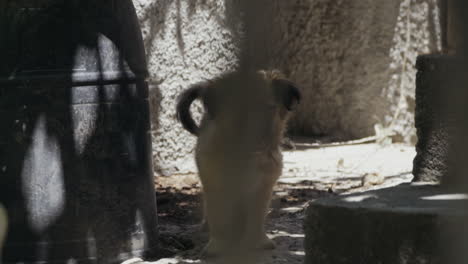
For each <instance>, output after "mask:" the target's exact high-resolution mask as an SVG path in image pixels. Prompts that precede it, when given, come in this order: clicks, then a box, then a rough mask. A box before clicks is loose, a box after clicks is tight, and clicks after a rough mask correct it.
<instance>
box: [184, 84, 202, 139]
mask: <svg viewBox="0 0 468 264" xmlns="http://www.w3.org/2000/svg"><path fill="white" fill-rule="evenodd" d="M204 89H205V85H203V84H196V85H194V86H192V87H190V88H189V89H187V90H185V91H183V92H182V93H181V94H180V96H179V98H178V102H177V119H178V120H179V122H180V123H181V124H182V126H183V127H184V128H185V129H186V130H187V131H188V132H190V133H192V134H193V135H195V136H198V132H199V130H200V128H199V126H198V125H197V123H195V120H193V118H192V114H191V113H190V106H191V105H192V103H193V101H195V100H196V99H198V98H200V97H201V96H202V91H203V90H204Z"/></svg>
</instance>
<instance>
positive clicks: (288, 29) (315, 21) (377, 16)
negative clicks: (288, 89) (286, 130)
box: [277, 0, 440, 141]
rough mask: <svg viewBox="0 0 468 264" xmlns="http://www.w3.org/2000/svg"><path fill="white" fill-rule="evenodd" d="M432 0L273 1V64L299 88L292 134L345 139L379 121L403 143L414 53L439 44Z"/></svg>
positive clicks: (409, 125) (409, 122) (409, 133)
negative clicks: (275, 48) (275, 7)
mask: <svg viewBox="0 0 468 264" xmlns="http://www.w3.org/2000/svg"><path fill="white" fill-rule="evenodd" d="M436 3H437V0H359V1H358V0H289V1H283V2H281V4H280V8H278V10H279V11H278V14H279V16H278V19H277V25H279V27H278V28H279V30H280V31H281V33H280V34H279V36H280V43H281V45H280V47H281V50H279V53H278V54H279V55H278V57H279V58H280V62H279V64H280V65H281V67H282V68H283V69H285V70H286V71H287V72H288V73H289V75H290V76H291V78H292V79H294V80H296V81H297V82H299V83H300V84H302V85H303V87H304V95H305V99H306V100H305V102H306V103H304V104H302V105H301V107H300V111H299V113H298V115H296V118H295V119H294V121H293V124H292V125H293V128H294V131H295V132H296V133H300V134H305V135H325V136H330V137H332V138H341V139H350V138H359V137H364V136H368V135H372V134H373V133H374V130H373V127H374V124H376V123H380V124H382V125H384V126H389V125H390V124H391V125H392V127H393V129H394V130H395V131H396V132H397V133H399V134H401V135H400V136H399V140H406V141H410V140H411V138H412V137H413V136H414V129H413V113H414V109H413V108H414V90H415V83H414V77H415V70H414V64H415V60H416V56H417V55H418V54H422V53H429V52H432V51H437V50H439V49H440V44H439V43H440V37H439V35H440V34H439V31H440V29H439V25H438V7H437V4H436ZM397 109H401V110H400V111H399V114H397V115H396V114H395V113H396V112H397ZM394 117H395V118H396V121H392V120H393V119H395V118H394Z"/></svg>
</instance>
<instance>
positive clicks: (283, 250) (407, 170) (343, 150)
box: [147, 143, 416, 264]
mask: <svg viewBox="0 0 468 264" xmlns="http://www.w3.org/2000/svg"><path fill="white" fill-rule="evenodd" d="M415 154H416V153H415V150H414V147H413V146H407V145H401V144H389V145H381V144H374V143H372V144H356V145H344V146H343V145H339V146H333V147H316V146H307V145H306V146H301V145H298V147H297V149H295V150H291V151H285V152H284V169H283V175H282V177H281V178H280V180H279V182H278V184H277V186H276V188H275V191H274V196H273V200H272V205H271V207H272V208H271V211H270V213H269V215H268V220H267V230H268V234H269V236H270V238H272V239H273V240H274V241H275V242H276V245H277V248H276V249H275V250H272V251H268V252H263V253H261V254H258V255H256V256H255V261H253V262H252V263H265V264H294V263H303V259H304V250H303V240H304V231H303V227H302V223H303V218H304V211H305V209H306V207H307V205H308V203H309V202H310V201H313V200H314V199H317V198H320V197H326V196H333V195H340V194H344V193H350V192H361V191H365V190H371V189H377V188H384V187H389V186H393V185H397V184H400V183H403V182H408V181H411V179H412V174H411V169H412V163H413V158H414V156H415ZM156 185H157V198H158V216H159V230H160V242H161V250H162V252H161V253H162V255H163V257H164V258H163V259H160V260H158V261H156V262H147V263H153V264H184V263H202V264H203V263H206V264H211V263H217V262H216V261H211V262H210V261H202V260H199V257H198V256H199V252H200V250H201V248H202V247H203V245H204V244H205V243H206V240H207V234H206V233H203V232H201V230H200V225H199V223H200V219H201V210H200V209H201V208H200V201H201V196H200V192H201V188H200V184H199V181H198V178H197V175H196V174H185V175H173V176H171V177H160V178H158V179H157V184H156Z"/></svg>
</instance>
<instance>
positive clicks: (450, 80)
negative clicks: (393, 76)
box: [413, 55, 465, 182]
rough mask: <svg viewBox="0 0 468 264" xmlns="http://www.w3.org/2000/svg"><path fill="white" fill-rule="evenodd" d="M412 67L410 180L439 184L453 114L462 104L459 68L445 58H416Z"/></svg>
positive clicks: (451, 133) (449, 147)
mask: <svg viewBox="0 0 468 264" xmlns="http://www.w3.org/2000/svg"><path fill="white" fill-rule="evenodd" d="M416 67H417V69H418V72H417V75H416V109H415V126H416V130H417V136H418V143H417V144H416V151H417V155H416V157H415V159H414V162H413V164H414V166H413V175H414V180H415V181H421V182H441V181H442V179H443V178H444V180H446V179H445V178H446V177H447V174H449V159H450V158H452V157H451V156H450V155H452V154H453V153H451V151H452V150H453V145H451V144H453V138H454V136H455V135H454V126H455V125H456V124H457V121H456V120H457V119H458V118H457V117H456V113H457V111H463V110H462V109H461V108H460V107H463V106H464V105H465V102H463V101H461V100H462V98H463V91H462V90H461V89H460V88H462V85H460V83H461V82H460V78H459V77H460V72H462V71H461V69H462V67H461V64H460V61H459V60H457V59H456V58H454V57H453V56H448V55H424V56H419V57H418V59H417V63H416ZM461 74H464V73H461ZM457 80H458V82H457Z"/></svg>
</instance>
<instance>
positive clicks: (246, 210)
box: [177, 71, 301, 256]
mask: <svg viewBox="0 0 468 264" xmlns="http://www.w3.org/2000/svg"><path fill="white" fill-rule="evenodd" d="M196 99H201V101H202V103H203V105H204V108H205V113H204V115H203V117H202V120H201V122H200V125H199V126H198V125H197V124H196V122H195V121H194V120H193V118H192V116H191V114H190V105H191V104H192V103H193V101H194V100H196ZM300 100H301V93H300V91H299V89H298V88H297V87H296V85H295V84H293V83H292V82H290V81H288V80H286V79H284V78H283V77H282V76H281V75H280V74H279V72H277V71H259V72H256V73H245V72H243V73H234V74H231V75H229V76H226V77H223V78H222V79H219V80H215V81H208V82H203V83H199V84H195V85H193V86H192V87H190V88H189V89H187V90H185V91H184V92H183V93H182V94H181V95H180V97H179V99H178V103H177V116H178V119H179V121H180V122H181V123H182V125H183V127H184V128H185V129H186V130H188V131H189V132H190V133H192V134H193V135H195V136H197V137H198V140H197V146H196V151H195V160H196V164H197V167H198V171H199V177H200V180H201V183H202V186H203V192H204V202H205V204H204V206H205V221H206V222H207V224H208V228H209V232H210V239H209V242H208V244H207V245H206V247H205V249H204V253H203V255H205V256H216V255H222V254H225V253H228V252H229V251H232V250H236V249H249V250H250V249H273V248H274V247H275V246H274V243H273V241H271V240H270V239H269V238H268V237H267V236H266V234H265V228H264V221H265V216H266V214H267V211H268V207H269V203H270V199H271V195H272V190H273V187H274V185H275V183H276V181H277V179H278V177H279V176H280V174H281V171H282V154H281V151H280V148H279V146H280V144H281V141H282V136H283V132H284V130H285V126H286V123H287V120H288V117H289V115H290V113H291V111H292V110H293V108H294V106H296V105H297V104H298V103H299V102H300Z"/></svg>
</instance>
